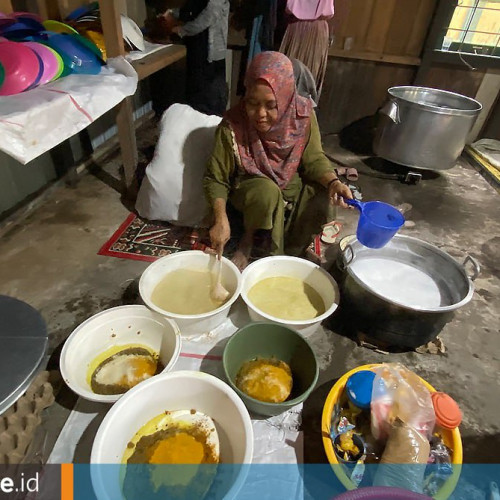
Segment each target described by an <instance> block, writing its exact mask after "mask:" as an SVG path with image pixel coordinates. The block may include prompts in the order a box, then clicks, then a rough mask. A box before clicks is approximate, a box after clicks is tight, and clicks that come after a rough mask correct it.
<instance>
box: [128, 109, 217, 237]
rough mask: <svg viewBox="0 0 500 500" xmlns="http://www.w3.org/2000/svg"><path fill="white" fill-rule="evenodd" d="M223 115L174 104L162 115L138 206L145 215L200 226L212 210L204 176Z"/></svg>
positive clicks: (175, 222)
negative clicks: (209, 208)
mask: <svg viewBox="0 0 500 500" xmlns="http://www.w3.org/2000/svg"><path fill="white" fill-rule="evenodd" d="M220 122H221V118H220V117H219V116H208V115H204V114H203V113H200V112H198V111H195V110H194V109H193V108H191V107H190V106H187V105H185V104H174V105H172V106H171V107H170V108H168V109H167V110H166V111H165V113H164V114H163V116H162V119H161V124H160V138H159V140H158V144H157V145H156V149H155V154H154V158H153V160H152V161H151V163H150V164H149V165H148V167H147V169H146V176H145V178H144V180H143V182H142V185H141V188H140V190H139V194H138V196H137V202H136V204H135V208H136V210H137V212H138V213H139V215H140V216H141V217H144V218H145V219H150V220H163V221H167V222H170V223H172V224H176V225H181V226H190V227H192V226H198V225H200V224H201V222H202V221H203V219H204V218H205V216H206V215H207V212H208V206H207V202H206V200H205V195H204V193H203V185H202V182H203V176H204V173H205V169H206V165H207V161H208V158H209V156H210V154H211V153H212V149H213V147H214V138H215V129H216V128H217V125H219V123H220Z"/></svg>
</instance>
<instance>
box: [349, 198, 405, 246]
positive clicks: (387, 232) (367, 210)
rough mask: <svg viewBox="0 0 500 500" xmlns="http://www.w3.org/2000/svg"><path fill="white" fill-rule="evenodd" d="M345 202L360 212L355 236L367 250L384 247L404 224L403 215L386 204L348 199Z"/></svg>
mask: <svg viewBox="0 0 500 500" xmlns="http://www.w3.org/2000/svg"><path fill="white" fill-rule="evenodd" d="M345 202H346V203H347V204H348V205H350V206H352V207H355V208H357V209H358V210H359V211H360V213H361V215H360V218H359V222H358V229H357V232H356V236H357V238H358V241H359V242H360V243H361V244H363V245H364V246H366V247H368V248H382V247H383V246H385V245H386V244H387V243H388V242H389V241H390V240H391V238H392V237H393V236H394V235H395V234H396V233H397V232H398V230H399V229H400V228H401V227H402V226H403V224H404V223H405V218H404V217H403V214H402V213H401V212H400V211H399V210H397V209H396V208H394V207H393V206H392V205H389V204H388V203H383V202H381V201H369V202H361V201H357V200H348V199H346V200H345Z"/></svg>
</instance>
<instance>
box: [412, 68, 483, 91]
mask: <svg viewBox="0 0 500 500" xmlns="http://www.w3.org/2000/svg"><path fill="white" fill-rule="evenodd" d="M485 73H486V70H484V69H475V70H471V69H470V68H468V67H467V66H465V65H464V66H463V67H460V66H455V65H451V64H433V65H432V66H431V67H430V68H429V70H428V71H426V73H425V75H423V76H422V77H421V78H419V79H418V80H417V81H416V84H418V85H421V86H423V87H433V88H438V89H443V90H449V91H450V92H456V93H457V94H463V95H466V96H468V97H473V98H474V97H476V95H477V92H478V90H479V87H480V86H481V83H482V81H483V78H484V75H485Z"/></svg>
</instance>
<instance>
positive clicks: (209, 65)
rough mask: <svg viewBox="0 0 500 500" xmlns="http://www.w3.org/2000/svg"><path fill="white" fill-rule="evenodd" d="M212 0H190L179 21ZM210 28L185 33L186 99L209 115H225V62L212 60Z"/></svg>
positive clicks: (194, 15) (189, 18)
mask: <svg viewBox="0 0 500 500" xmlns="http://www.w3.org/2000/svg"><path fill="white" fill-rule="evenodd" d="M208 3H209V0H188V1H187V2H186V3H185V5H184V6H183V7H182V8H181V9H180V14H179V20H180V21H182V22H183V23H185V24H186V23H189V22H190V21H193V20H194V19H196V18H197V17H198V16H199V15H200V14H201V12H202V11H203V10H204V9H205V8H206V7H207V5H208ZM208 31H209V29H208V28H207V29H205V30H204V31H202V32H201V33H198V34H196V35H192V36H184V37H183V40H184V43H185V44H186V50H187V54H186V102H187V104H189V105H190V106H191V107H192V108H194V109H196V110H197V111H200V112H201V113H205V114H208V115H219V116H222V115H223V114H224V112H225V110H226V107H227V99H228V95H227V94H228V91H227V84H226V61H225V59H221V60H219V61H213V62H209V54H208V46H209V37H208Z"/></svg>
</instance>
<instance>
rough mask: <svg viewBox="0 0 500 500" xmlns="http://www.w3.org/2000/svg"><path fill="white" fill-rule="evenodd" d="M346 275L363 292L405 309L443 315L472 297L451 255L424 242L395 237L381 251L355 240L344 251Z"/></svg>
mask: <svg viewBox="0 0 500 500" xmlns="http://www.w3.org/2000/svg"><path fill="white" fill-rule="evenodd" d="M343 255H344V261H345V263H346V265H347V272H348V273H349V274H350V275H351V276H353V277H354V278H355V280H356V281H357V282H358V283H359V284H360V285H361V286H362V287H363V288H365V289H368V290H369V291H371V292H373V293H374V294H375V295H377V296H379V297H381V298H383V299H385V300H387V301H389V302H391V303H393V304H397V305H400V306H403V307H405V308H408V309H412V310H418V311H429V312H443V311H444V310H453V309H456V308H458V307H460V306H462V305H464V304H465V303H467V302H468V301H469V300H470V299H471V298H472V293H473V286H472V283H471V282H470V280H469V278H468V277H467V275H466V274H465V271H464V269H463V267H462V266H460V265H459V264H458V263H457V262H456V261H455V260H454V259H453V258H452V257H451V256H449V255H448V254H447V253H445V252H443V251H442V250H440V249H439V248H437V247H435V246H433V245H431V244H429V243H426V242H425V241H422V240H419V239H417V238H411V237H409V236H401V235H396V236H394V238H392V240H391V241H390V242H389V243H388V244H387V245H386V246H385V247H383V248H380V249H371V248H367V247H365V246H363V245H362V244H361V243H360V242H359V241H358V240H355V241H353V242H351V243H348V244H347V246H346V249H345V250H344V253H343Z"/></svg>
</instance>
